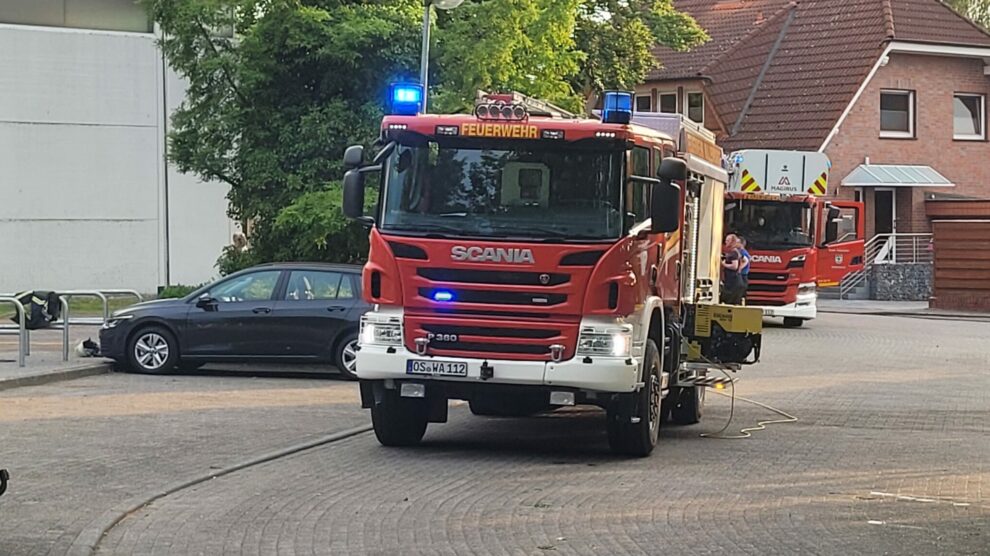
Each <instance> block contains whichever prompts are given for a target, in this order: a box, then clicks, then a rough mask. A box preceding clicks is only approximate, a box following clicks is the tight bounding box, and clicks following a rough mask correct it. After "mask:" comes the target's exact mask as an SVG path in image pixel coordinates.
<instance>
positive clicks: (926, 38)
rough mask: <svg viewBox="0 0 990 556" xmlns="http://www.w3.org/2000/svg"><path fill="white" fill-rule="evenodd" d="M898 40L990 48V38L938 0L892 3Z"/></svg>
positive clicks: (901, 0) (895, 32) (891, 1)
mask: <svg viewBox="0 0 990 556" xmlns="http://www.w3.org/2000/svg"><path fill="white" fill-rule="evenodd" d="M889 1H890V3H891V8H892V11H893V19H894V38H896V39H897V40H899V41H919V42H933V43H944V44H957V45H975V46H990V35H988V34H987V33H986V31H984V30H983V29H981V28H979V27H978V26H976V25H975V24H974V23H973V22H971V21H969V20H968V19H966V18H964V17H963V16H961V15H958V14H956V12H954V11H952V9H951V8H949V7H947V6H945V5H943V4H942V2H939V1H936V0H889Z"/></svg>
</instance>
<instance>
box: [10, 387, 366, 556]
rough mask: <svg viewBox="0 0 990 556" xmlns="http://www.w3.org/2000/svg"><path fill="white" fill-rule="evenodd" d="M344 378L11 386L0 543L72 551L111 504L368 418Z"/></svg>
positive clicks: (27, 550) (16, 550) (16, 548)
mask: <svg viewBox="0 0 990 556" xmlns="http://www.w3.org/2000/svg"><path fill="white" fill-rule="evenodd" d="M357 405H358V395H357V387H356V384H354V383H350V382H343V381H340V380H335V379H330V380H314V379H272V378H258V377H252V376H250V375H247V374H227V375H224V376H168V377H156V376H141V375H130V374H110V375H101V376H96V377H89V378H83V379H79V380H73V381H69V382H61V383H55V384H49V385H45V386H36V387H26V388H17V389H14V390H8V391H4V392H0V467H4V468H7V469H9V470H10V473H11V483H10V489H9V490H8V491H7V494H5V495H4V496H3V497H0V555H3V556H9V555H15V554H16V555H19V554H65V553H66V551H67V550H68V548H69V547H70V546H71V545H72V544H73V542H74V541H75V540H76V538H77V536H78V535H79V533H80V532H81V531H83V530H84V529H85V528H87V527H92V524H93V523H94V521H96V520H98V518H100V517H101V516H102V515H103V514H104V513H105V512H107V511H108V510H110V509H111V508H114V507H117V506H118V505H119V504H121V503H124V502H125V501H127V500H130V499H133V498H135V497H143V496H147V495H148V494H151V493H154V492H157V491H159V490H161V489H164V488H166V487H168V486H170V485H173V484H176V483H180V482H182V481H185V480H187V479H189V478H191V477H196V476H198V475H202V474H204V473H209V472H210V470H212V469H218V468H221V467H225V466H230V465H233V464H236V463H239V462H241V461H244V460H246V459H249V458H251V457H253V456H254V455H257V454H262V453H267V452H271V451H274V450H278V449H282V448H284V447H286V446H290V445H294V444H296V443H299V442H305V441H308V440H312V439H314V438H318V437H321V436H323V435H326V434H328V433H330V432H333V431H339V430H345V429H349V428H352V427H355V426H357V425H362V424H365V423H366V422H367V416H366V415H364V414H363V412H361V411H360V410H359V409H356V406H357Z"/></svg>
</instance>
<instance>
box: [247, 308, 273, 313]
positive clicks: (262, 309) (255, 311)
mask: <svg viewBox="0 0 990 556" xmlns="http://www.w3.org/2000/svg"><path fill="white" fill-rule="evenodd" d="M251 312H252V313H254V314H256V315H257V314H259V313H265V314H268V313H271V312H272V310H271V308H270V307H255V308H254V309H252V311H251Z"/></svg>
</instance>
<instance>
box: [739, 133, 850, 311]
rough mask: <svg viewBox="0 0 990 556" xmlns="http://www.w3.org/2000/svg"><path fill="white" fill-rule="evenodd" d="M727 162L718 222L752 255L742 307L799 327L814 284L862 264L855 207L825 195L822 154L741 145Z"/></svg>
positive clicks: (832, 281) (828, 282)
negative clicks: (722, 214) (728, 175)
mask: <svg viewBox="0 0 990 556" xmlns="http://www.w3.org/2000/svg"><path fill="white" fill-rule="evenodd" d="M729 161H730V163H731V164H730V166H731V172H732V177H731V179H730V181H729V193H728V194H727V196H726V201H725V226H726V229H727V231H731V232H737V233H739V234H741V235H742V236H743V237H744V238H745V239H746V241H747V243H748V251H749V253H750V255H751V256H752V265H751V268H750V273H749V290H748V291H747V294H746V304H747V305H752V306H758V307H761V308H762V309H763V314H764V315H765V316H768V317H783V319H784V326H788V327H797V326H801V325H802V324H803V323H804V321H806V320H810V319H813V318H815V316H816V313H817V299H818V289H819V288H823V287H830V286H837V285H838V284H839V282H841V281H842V279H843V278H845V277H846V275H848V274H849V273H850V272H854V271H856V270H860V269H862V268H863V255H864V241H863V239H864V238H863V204H862V203H858V202H853V201H839V200H827V199H826V198H825V194H826V193H827V190H828V189H827V188H828V174H829V169H830V168H831V162H830V161H829V159H828V157H827V156H826V155H825V154H823V153H819V152H800V151H773V150H745V151H738V152H736V153H733V154H732V155H730V156H729Z"/></svg>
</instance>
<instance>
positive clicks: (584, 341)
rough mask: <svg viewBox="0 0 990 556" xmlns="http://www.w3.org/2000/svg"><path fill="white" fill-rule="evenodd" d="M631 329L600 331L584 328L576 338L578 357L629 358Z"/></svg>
mask: <svg viewBox="0 0 990 556" xmlns="http://www.w3.org/2000/svg"><path fill="white" fill-rule="evenodd" d="M631 328H632V327H630V329H628V330H627V329H624V328H623V329H619V330H601V329H595V328H585V329H583V330H582V331H581V336H580V337H579V338H578V347H577V353H578V355H610V356H612V357H629V354H630V353H631V352H632V330H631Z"/></svg>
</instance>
